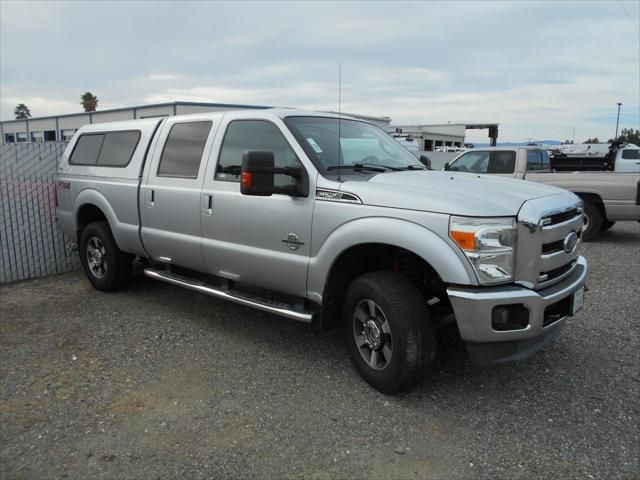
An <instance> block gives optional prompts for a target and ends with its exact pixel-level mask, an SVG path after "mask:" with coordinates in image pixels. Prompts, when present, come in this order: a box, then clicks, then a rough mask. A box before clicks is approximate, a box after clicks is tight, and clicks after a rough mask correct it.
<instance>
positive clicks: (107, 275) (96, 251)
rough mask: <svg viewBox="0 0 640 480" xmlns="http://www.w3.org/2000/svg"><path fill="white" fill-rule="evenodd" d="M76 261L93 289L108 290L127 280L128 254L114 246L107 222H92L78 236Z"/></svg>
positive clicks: (128, 273) (129, 269) (129, 265)
mask: <svg viewBox="0 0 640 480" xmlns="http://www.w3.org/2000/svg"><path fill="white" fill-rule="evenodd" d="M80 262H81V263H82V268H83V269H84V273H85V275H86V276H87V278H88V279H89V282H91V285H93V287H94V288H96V289H97V290H101V291H103V292H112V291H114V290H118V289H121V288H123V287H125V286H126V285H127V284H128V283H129V281H130V280H131V270H132V257H131V255H129V254H127V253H124V252H123V251H121V250H120V249H119V248H118V246H117V245H116V242H115V240H114V239H113V235H112V234H111V229H110V228H109V224H108V223H107V222H94V223H90V224H89V225H87V226H86V227H85V229H84V230H83V231H82V233H81V235H80Z"/></svg>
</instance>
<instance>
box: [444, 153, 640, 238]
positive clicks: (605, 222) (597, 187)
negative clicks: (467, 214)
mask: <svg viewBox="0 0 640 480" xmlns="http://www.w3.org/2000/svg"><path fill="white" fill-rule="evenodd" d="M637 150H638V148H637V147H636V146H630V147H627V148H626V149H624V150H622V151H621V152H620V157H621V158H620V160H619V161H618V162H617V166H616V171H614V172H611V171H590V170H585V171H571V172H569V171H555V170H554V168H553V167H554V166H553V163H552V162H551V161H550V157H549V154H548V152H547V151H546V150H545V149H542V148H540V147H537V146H536V147H533V146H531V147H493V148H482V149H480V148H479V149H476V150H469V151H467V152H465V153H463V154H462V155H459V156H458V157H456V158H454V159H453V160H451V161H450V162H448V163H447V164H446V165H445V166H444V170H446V171H450V172H470V173H475V174H491V175H497V176H501V177H505V178H518V179H521V180H528V181H530V182H538V183H544V184H546V185H553V186H555V187H560V188H564V189H566V190H569V191H570V192H573V193H575V194H576V195H578V196H579V197H580V198H581V199H582V200H583V202H584V226H583V231H582V236H583V240H584V241H589V240H592V239H593V238H595V237H596V236H597V235H598V234H599V233H600V232H602V231H605V230H608V229H609V228H611V227H612V226H613V224H614V223H615V222H617V221H640V166H637V165H636V162H637V161H638V160H637V158H638V157H637ZM626 152H632V153H634V154H635V158H629V159H626V158H625V157H624V156H623V154H624V153H626ZM625 162H626V163H625ZM563 167H564V168H566V166H563ZM618 167H621V168H620V170H618ZM564 168H563V169H564Z"/></svg>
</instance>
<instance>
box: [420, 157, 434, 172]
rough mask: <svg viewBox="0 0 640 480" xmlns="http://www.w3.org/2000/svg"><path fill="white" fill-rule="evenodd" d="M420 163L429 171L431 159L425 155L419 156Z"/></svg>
mask: <svg viewBox="0 0 640 480" xmlns="http://www.w3.org/2000/svg"><path fill="white" fill-rule="evenodd" d="M419 160H420V163H422V164H423V165H424V166H425V167H427V168H428V169H429V170H431V159H430V158H429V157H427V156H426V155H420V158H419Z"/></svg>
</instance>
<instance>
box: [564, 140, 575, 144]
mask: <svg viewBox="0 0 640 480" xmlns="http://www.w3.org/2000/svg"><path fill="white" fill-rule="evenodd" d="M562 144H563V145H573V140H565V141H564V142H562Z"/></svg>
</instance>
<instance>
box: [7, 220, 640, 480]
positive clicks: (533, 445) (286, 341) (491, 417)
mask: <svg viewBox="0 0 640 480" xmlns="http://www.w3.org/2000/svg"><path fill="white" fill-rule="evenodd" d="M584 251H585V253H586V255H587V257H588V259H589V261H590V263H591V274H590V279H589V287H590V289H591V290H590V291H589V292H588V294H587V296H586V304H585V308H584V310H583V311H582V312H581V313H580V314H579V316H577V317H575V318H572V319H570V321H569V322H568V323H567V325H566V327H565V330H564V332H563V334H562V335H561V337H560V338H559V339H558V340H556V342H555V343H554V344H553V345H552V346H550V347H549V348H548V349H547V350H545V351H543V352H540V353H539V354H537V355H536V356H535V357H533V358H531V359H529V360H527V361H524V362H521V363H518V364H512V365H507V366H503V367H493V368H489V369H479V368H475V367H473V366H471V365H470V364H469V361H468V358H467V356H466V352H465V350H464V348H463V346H462V344H461V343H460V341H459V340H457V339H456V338H455V337H452V338H448V339H446V341H445V342H444V348H442V349H441V353H440V355H439V358H438V360H437V362H436V365H435V366H434V367H433V369H432V371H431V372H430V373H429V375H428V377H427V378H426V380H425V381H424V382H423V383H422V384H421V385H419V386H418V387H417V388H415V389H414V390H413V391H411V392H410V393H407V394H404V395H401V396H393V397H390V396H384V395H382V394H380V393H378V392H376V391H375V390H373V389H372V388H370V387H369V386H368V385H367V384H366V383H365V382H364V381H362V380H361V379H360V378H359V377H358V375H357V374H356V372H355V370H354V369H353V368H352V367H351V365H350V363H349V361H348V358H347V355H346V353H345V351H344V348H343V347H342V345H341V342H340V338H339V335H338V333H337V332H331V333H329V334H321V333H316V332H315V331H314V330H313V329H312V328H311V327H310V326H308V325H304V324H299V323H295V322H293V321H288V320H284V319H281V318H278V317H274V316H270V315H267V314H263V313H260V312H255V311H253V310H249V309H246V308H243V307H239V306H235V305H232V304H229V303H225V302H222V301H216V300H214V299H211V298H209V297H206V296H203V295H199V294H197V293H194V292H190V291H187V290H184V289H180V288H178V287H173V286H169V285H166V284H163V283H157V282H154V281H152V280H149V279H146V278H145V277H140V276H138V277H137V278H136V281H135V282H134V285H133V286H132V287H131V288H130V289H128V290H126V291H123V292H119V293H116V294H105V293H100V292H98V291H96V290H93V289H92V288H91V287H90V286H89V283H88V282H87V281H86V280H85V279H84V277H83V276H82V274H81V273H71V274H65V275H59V276H54V277H49V278H46V279H41V280H35V281H29V282H22V283H15V284H11V285H5V286H3V287H2V288H1V290H0V293H1V295H2V298H1V300H2V303H1V305H2V312H1V313H2V318H1V322H0V360H1V364H0V375H1V377H0V388H1V391H0V422H1V424H0V425H1V432H0V477H1V478H3V479H4V478H80V479H84V478H109V479H111V478H137V479H142V478H154V479H155V478H190V479H198V478H220V477H223V478H264V477H266V478H290V477H305V478H365V477H366V478H384V479H386V478H442V479H458V478H487V479H496V478H505V479H518V478H540V477H550V478H587V479H588V478H607V479H608V478H632V477H635V478H638V472H640V460H639V450H640V434H639V432H640V429H639V425H638V419H639V406H638V399H639V398H640V371H639V370H640V367H639V365H640V357H639V355H640V345H639V343H640V342H639V331H640V328H639V327H640V317H639V313H638V303H639V302H638V300H639V298H640V287H639V286H638V285H639V283H640V282H639V281H638V279H639V273H640V227H639V226H638V224H635V223H634V224H627V225H616V226H615V227H614V228H613V229H611V231H610V232H607V233H605V234H603V235H602V236H601V237H600V238H599V239H598V240H597V241H595V242H593V243H591V244H588V245H586V247H585V248H584Z"/></svg>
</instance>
